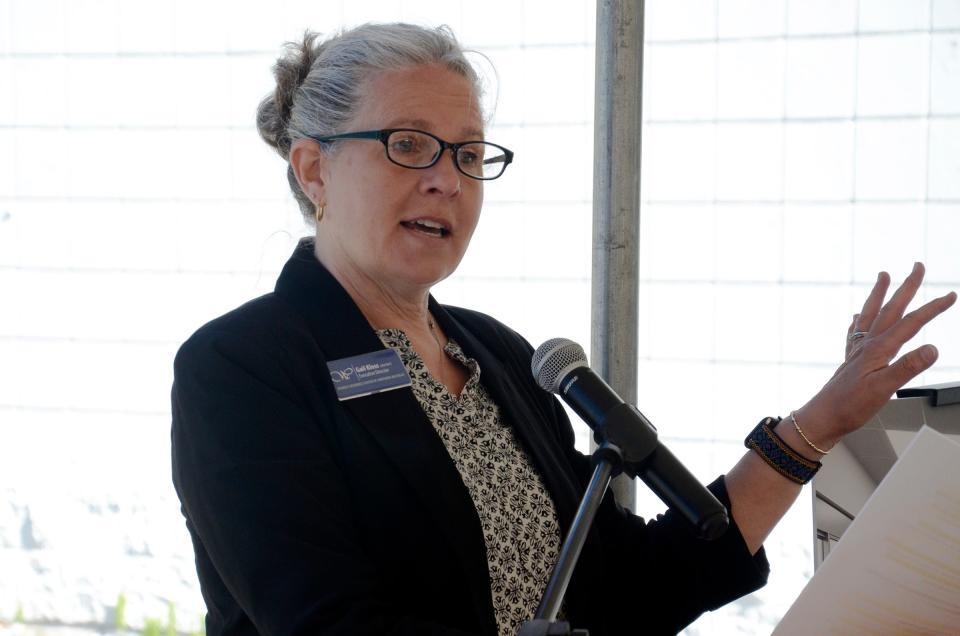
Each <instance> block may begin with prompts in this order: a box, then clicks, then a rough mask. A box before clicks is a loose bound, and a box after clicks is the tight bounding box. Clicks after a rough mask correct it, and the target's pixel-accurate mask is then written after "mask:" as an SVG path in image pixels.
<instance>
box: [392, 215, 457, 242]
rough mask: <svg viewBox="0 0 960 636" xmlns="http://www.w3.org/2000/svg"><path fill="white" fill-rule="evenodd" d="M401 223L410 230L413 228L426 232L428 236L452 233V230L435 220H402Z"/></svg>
mask: <svg viewBox="0 0 960 636" xmlns="http://www.w3.org/2000/svg"><path fill="white" fill-rule="evenodd" d="M400 225H402V226H403V227H405V228H407V229H408V230H413V231H414V232H420V233H421V234H426V235H427V236H435V237H437V238H443V237H445V236H449V235H450V230H448V229H447V228H445V227H444V226H443V225H441V224H440V223H437V222H435V221H429V220H427V219H415V220H413V221H401V222H400Z"/></svg>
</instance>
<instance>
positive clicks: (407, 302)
mask: <svg viewBox="0 0 960 636" xmlns="http://www.w3.org/2000/svg"><path fill="white" fill-rule="evenodd" d="M314 255H315V257H316V258H317V260H318V261H320V262H321V263H322V264H323V265H324V267H326V268H327V270H328V271H329V272H330V273H331V274H332V275H333V277H334V278H336V279H337V282H339V283H340V285H341V286H342V287H343V288H344V290H346V292H347V294H348V295H349V296H350V298H351V299H352V300H353V302H354V303H356V305H357V307H358V308H359V309H360V312H361V313H362V314H363V315H364V317H365V318H366V319H367V322H369V323H370V326H372V327H373V328H374V329H387V328H397V329H403V330H404V331H410V330H411V329H414V330H422V329H427V328H428V327H427V325H428V320H429V319H430V312H429V310H428V308H427V300H428V299H429V296H430V288H429V287H425V286H424V287H419V286H418V287H411V288H409V289H397V288H395V287H393V286H391V285H388V284H386V283H385V282H384V281H381V280H377V279H375V278H372V277H370V276H368V275H366V274H364V273H363V272H362V271H360V270H359V268H356V267H351V266H350V264H349V263H348V264H341V263H338V262H335V259H326V258H324V256H323V254H322V253H321V252H320V250H319V249H317V248H316V247H315V248H314Z"/></svg>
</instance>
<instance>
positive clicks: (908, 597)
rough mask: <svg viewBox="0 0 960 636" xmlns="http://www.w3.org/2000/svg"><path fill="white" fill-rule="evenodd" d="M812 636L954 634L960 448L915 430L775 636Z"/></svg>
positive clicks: (958, 625) (958, 622) (959, 581)
mask: <svg viewBox="0 0 960 636" xmlns="http://www.w3.org/2000/svg"><path fill="white" fill-rule="evenodd" d="M774 567H775V565H774ZM810 634H818V635H819V634H825V635H826V634H829V635H839V636H848V635H849V636H864V635H867V634H870V635H877V636H888V635H889V636H905V635H917V636H920V635H922V636H957V635H960V444H957V443H955V442H953V441H951V440H950V439H948V438H947V437H945V436H943V435H941V434H940V433H938V432H936V431H934V430H933V429H931V428H928V427H923V428H921V429H920V431H919V432H918V433H917V435H916V437H915V438H914V439H913V441H912V442H911V444H910V446H909V447H908V448H907V449H906V451H904V453H903V455H901V457H900V458H899V460H897V463H896V464H894V466H893V468H891V469H890V472H889V473H887V476H886V477H885V478H884V479H883V481H882V482H881V483H880V485H879V486H878V487H877V489H876V490H875V491H874V493H873V494H872V495H871V496H870V498H869V499H868V500H867V503H866V505H865V506H864V507H863V510H861V511H860V514H859V515H857V518H856V519H855V520H854V521H853V523H852V524H851V525H850V527H849V528H847V531H846V532H845V533H844V534H843V537H842V538H841V539H840V542H839V543H838V544H837V545H836V546H834V547H833V548H832V549H831V551H830V556H829V557H827V559H826V560H825V561H824V562H823V564H822V565H821V566H820V568H819V569H818V570H817V573H816V574H815V575H814V577H813V578H812V579H811V580H810V582H809V583H808V584H807V586H806V587H805V588H804V590H803V592H801V593H800V596H799V597H798V598H797V600H796V602H795V603H794V604H793V607H791V608H790V610H789V611H788V612H787V614H786V616H784V617H783V620H782V621H780V624H779V625H778V626H777V628H776V629H775V630H774V631H773V635H772V636H794V635H797V636H800V635H803V636H808V635H810Z"/></svg>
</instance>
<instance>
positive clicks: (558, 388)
mask: <svg viewBox="0 0 960 636" xmlns="http://www.w3.org/2000/svg"><path fill="white" fill-rule="evenodd" d="M530 368H531V370H532V371H533V376H534V378H536V380H537V384H539V385H540V386H541V387H542V388H543V389H544V390H546V391H549V392H550V393H557V394H559V395H560V397H561V398H562V399H563V401H564V402H566V403H567V404H569V405H570V407H571V408H572V409H573V410H574V412H576V414H577V415H579V416H580V417H581V418H582V419H583V421H584V422H586V423H587V426H589V427H590V428H591V429H592V430H593V431H594V438H595V439H597V441H598V442H600V441H601V440H602V439H604V438H605V439H607V440H609V441H610V443H612V444H614V445H615V446H617V447H618V448H620V450H621V453H622V455H623V462H624V466H623V469H624V472H626V473H627V474H628V475H630V476H631V477H640V479H642V480H643V482H644V483H645V484H646V485H647V486H648V487H649V488H650V490H652V491H653V492H654V494H656V495H657V497H659V498H660V500H661V501H663V503H665V504H666V505H667V506H669V507H670V508H671V509H672V510H675V511H676V512H677V513H679V514H680V515H681V516H683V517H684V518H685V519H687V521H689V522H690V523H691V524H692V525H693V526H694V527H695V528H696V529H697V533H698V534H699V536H700V537H701V538H704V539H707V540H711V539H716V538H717V537H719V536H720V535H722V534H723V533H724V531H726V529H727V526H728V525H729V524H730V520H729V518H728V517H727V510H726V508H724V507H723V504H721V503H720V502H719V501H718V500H717V498H716V497H714V496H713V494H712V493H711V492H710V491H709V490H707V489H706V487H704V486H703V484H701V483H700V482H699V481H697V479H696V478H695V477H694V476H693V475H692V474H691V473H690V471H688V470H687V469H686V467H685V466H684V465H683V464H682V463H680V460H678V459H677V458H676V457H674V456H673V453H671V452H670V451H669V450H668V449H667V447H666V446H664V445H663V444H661V443H659V442H658V441H657V429H656V428H655V427H654V426H653V424H651V423H650V421H649V420H648V419H647V418H646V417H644V415H643V413H641V412H640V411H638V410H637V408H636V407H634V406H632V405H630V404H626V403H624V401H623V400H622V399H621V398H620V396H619V395H617V394H616V392H615V391H614V390H613V389H612V388H610V385H608V384H607V383H606V382H604V381H603V378H601V377H600V376H599V375H597V374H596V373H595V372H594V371H593V369H591V368H590V367H589V366H588V365H587V355H586V354H585V353H584V352H583V348H582V347H581V346H580V345H578V344H577V343H575V342H573V341H572V340H567V339H566V338H553V339H551V340H547V341H546V342H544V343H543V344H542V345H540V346H539V347H538V348H537V350H536V352H534V354H533V360H532V361H531V363H530Z"/></svg>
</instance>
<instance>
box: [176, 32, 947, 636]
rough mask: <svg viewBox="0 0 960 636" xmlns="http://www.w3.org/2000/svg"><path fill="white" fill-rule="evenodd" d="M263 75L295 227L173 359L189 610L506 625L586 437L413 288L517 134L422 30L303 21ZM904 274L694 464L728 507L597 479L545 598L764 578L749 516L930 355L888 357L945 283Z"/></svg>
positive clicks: (690, 607)
mask: <svg viewBox="0 0 960 636" xmlns="http://www.w3.org/2000/svg"><path fill="white" fill-rule="evenodd" d="M275 75H276V79H277V86H276V90H275V92H274V93H273V94H272V95H270V96H269V97H268V98H266V99H265V100H264V101H263V102H262V103H261V104H260V108H259V111H258V116H257V122H258V126H259V129H260V134H261V135H262V136H263V138H264V139H265V140H266V141H267V143H268V144H270V145H271V146H273V147H274V148H275V149H276V151H277V152H278V153H280V155H281V156H282V157H283V158H284V159H286V160H287V161H288V165H289V169H288V178H289V182H290V187H291V189H292V191H293V194H294V196H295V197H296V199H297V201H298V202H299V204H300V207H301V208H302V210H303V211H304V214H305V216H307V218H308V219H309V220H310V221H311V222H312V223H313V224H315V227H316V232H315V236H314V237H313V238H311V239H309V240H303V241H302V242H301V243H300V245H299V246H298V247H297V249H296V250H295V252H294V253H293V255H292V256H291V258H290V260H289V261H288V262H287V263H286V265H285V266H284V268H283V271H282V273H281V274H280V277H279V279H278V281H277V284H276V288H275V291H274V292H273V293H270V294H267V295H265V296H263V297H261V298H257V299H255V300H252V301H250V302H248V303H247V304H245V305H243V306H242V307H239V308H238V309H236V310H234V311H232V312H230V313H228V314H226V315H224V316H221V317H219V318H217V319H215V320H213V321H212V322H210V323H208V324H206V325H205V326H203V327H202V328H200V329H199V330H198V331H197V332H196V333H195V334H194V335H193V336H192V337H191V338H190V339H189V340H188V341H187V342H186V343H185V344H184V345H183V347H182V348H181V349H180V351H179V353H178V355H177V358H176V362H175V379H174V386H173V395H172V400H173V433H172V435H173V476H174V483H175V485H176V489H177V492H178V494H179V496H180V499H181V502H182V504H183V512H184V515H185V516H186V520H187V527H188V528H189V531H190V534H191V537H192V540H193V545H194V549H195V552H196V563H197V570H198V573H199V577H200V583H201V589H202V591H203V596H204V600H205V602H206V604H207V608H208V614H207V633H208V634H211V635H213V634H238V635H239V634H284V635H288V634H289V635H292V634H303V635H311V636H314V635H319V634H329V635H334V634H335V635H343V636H348V635H349V636H360V635H370V636H374V635H381V634H384V635H385V634H391V635H401V634H411V635H412V634H416V635H419V636H423V635H428V634H435V635H441V634H444V635H451V636H452V635H455V634H459V635H466V634H473V635H484V636H507V635H513V634H515V633H516V632H517V630H518V628H519V627H520V625H522V623H523V622H524V621H526V620H528V619H530V618H532V617H533V614H534V612H535V610H536V608H537V605H538V603H539V601H540V598H541V596H542V594H543V592H544V589H545V587H546V584H547V581H548V580H549V576H550V573H551V569H552V567H553V565H554V563H555V561H556V559H557V556H558V553H559V548H560V545H561V541H562V537H563V534H564V532H565V531H566V529H567V528H569V526H570V523H571V521H572V519H573V516H574V514H575V512H576V508H577V505H578V503H579V498H580V496H581V494H582V492H583V490H584V488H585V486H586V482H587V481H588V480H589V478H590V475H591V466H590V460H589V458H587V457H584V456H582V455H581V454H580V453H578V452H577V451H576V450H575V449H574V444H573V439H574V436H573V431H572V429H571V426H570V423H569V421H568V419H567V417H566V415H565V411H564V410H563V408H562V407H561V406H560V405H559V403H558V402H557V400H556V399H555V398H554V397H553V396H551V395H550V394H548V393H547V392H545V391H544V390H542V389H541V388H539V387H538V386H537V385H536V383H535V381H534V379H533V377H532V376H531V373H530V361H531V354H532V349H531V347H530V345H529V344H528V343H527V342H526V341H525V340H524V339H523V338H522V337H521V336H519V335H518V334H517V333H515V332H514V331H512V330H511V329H509V328H508V327H506V326H504V325H503V324H501V323H499V322H497V321H496V320H494V319H493V318H490V317H489V316H486V315H483V314H480V313H477V312H475V311H470V310H468V309H461V308H457V307H449V306H444V305H440V304H439V303H438V302H437V301H436V300H435V299H434V298H433V297H432V296H431V295H430V289H431V287H432V286H433V285H434V284H436V283H437V282H439V281H441V280H443V279H444V278H446V277H447V276H449V275H450V274H452V273H453V272H454V270H455V269H456V268H457V265H458V264H459V263H460V260H461V259H462V258H463V255H464V252H465V250H466V249H467V246H468V245H469V243H470V237H471V236H472V235H473V231H474V229H475V228H476V225H477V222H478V220H479V218H480V210H481V207H482V203H483V190H484V186H485V184H486V182H487V181H491V180H494V179H497V178H499V177H500V176H502V175H503V174H504V172H505V171H506V170H508V169H509V166H510V163H511V161H512V159H513V153H512V152H511V151H510V150H508V149H507V148H504V147H503V146H501V145H499V144H497V143H496V140H488V139H487V138H486V136H485V132H484V129H485V126H484V123H485V120H484V113H483V112H481V107H480V92H479V88H478V84H479V83H478V77H477V75H476V73H475V71H474V70H473V69H472V68H471V66H470V65H469V64H468V62H467V61H466V59H465V57H464V54H463V51H462V49H461V47H460V45H459V44H458V43H457V41H456V39H455V38H454V36H453V34H452V33H451V32H450V31H449V30H447V29H444V28H440V29H427V28H422V27H417V26H411V25H404V24H391V25H365V26H361V27H359V28H356V29H353V30H350V31H346V32H343V33H340V34H338V35H336V36H334V37H331V38H330V39H328V40H325V41H319V40H318V39H317V37H316V36H315V35H312V34H308V35H307V36H306V37H305V38H304V41H303V42H302V43H300V44H297V45H295V46H291V48H290V49H289V51H288V52H287V54H286V56H285V57H283V58H282V59H280V60H279V61H278V62H277V65H276V67H275ZM922 277H923V268H922V266H920V265H918V266H917V267H916V268H915V269H914V271H913V273H911V274H910V276H908V277H907V279H906V281H905V282H904V283H903V285H902V286H901V287H900V289H899V290H897V292H896V293H895V294H894V295H893V296H892V298H891V299H890V300H889V302H887V303H886V304H884V298H885V296H886V292H887V287H888V285H889V276H887V275H886V274H881V275H880V276H879V277H878V279H877V283H876V286H875V287H874V288H873V291H872V292H871V293H870V295H869V298H868V299H867V301H866V303H865V305H864V307H863V309H862V311H861V312H860V314H858V316H857V317H856V319H855V321H854V323H853V324H852V325H851V326H850V328H849V330H848V335H849V337H848V347H847V355H846V360H845V361H844V363H843V364H842V365H841V366H840V368H839V369H838V370H837V372H836V373H835V374H834V375H833V377H832V378H830V379H829V381H828V382H827V383H826V385H825V386H824V387H823V389H822V390H821V391H820V392H818V393H817V395H815V396H814V397H812V398H811V399H810V400H809V401H808V402H807V403H805V404H803V405H798V408H797V410H796V411H795V412H793V413H792V414H791V415H790V416H788V417H787V418H784V419H782V420H781V419H780V418H764V420H763V421H762V422H761V423H760V425H758V426H757V427H756V428H754V429H753V432H752V433H750V434H749V436H748V439H747V445H748V447H749V448H750V450H748V451H747V452H746V453H745V455H744V456H743V458H742V459H741V460H740V461H739V462H738V463H737V464H736V465H735V466H734V467H733V468H732V469H731V470H730V471H729V472H728V473H727V474H726V475H725V476H724V477H720V478H718V479H717V480H716V481H714V482H713V483H712V484H711V485H710V486H709V489H710V490H711V492H713V494H714V495H715V496H716V497H717V498H718V499H719V500H720V501H721V502H722V503H723V504H724V505H725V506H726V507H727V509H728V510H729V512H730V515H731V525H730V527H729V529H728V530H727V532H726V533H725V534H724V535H723V536H722V537H721V538H719V539H718V540H716V541H713V542H705V541H701V540H699V539H697V538H696V537H695V536H694V535H693V533H692V532H691V531H690V529H689V528H688V527H687V524H686V522H685V521H684V520H683V519H681V518H679V517H677V516H675V515H674V514H673V513H667V514H666V515H664V516H662V517H659V518H658V519H656V520H653V521H649V522H645V521H644V520H642V519H640V518H638V517H635V516H633V515H631V514H629V513H628V512H626V511H624V510H623V509H621V508H620V507H618V506H617V505H616V503H615V502H614V501H613V499H612V496H608V497H607V498H606V500H605V501H604V504H603V505H602V507H601V510H600V513H599V515H598V519H597V523H596V525H595V527H594V529H593V530H592V532H591V535H590V537H589V539H588V541H587V544H586V546H585V548H584V551H583V554H582V556H581V559H580V562H579V565H578V567H577V569H576V571H575V574H574V576H573V580H572V581H571V584H570V587H569V590H568V593H567V596H566V601H565V604H564V607H563V615H564V617H565V618H566V620H568V621H569V622H570V623H571V624H573V625H574V626H576V627H583V628H588V629H589V630H590V633H591V634H592V636H602V635H610V636H613V635H619V634H628V633H638V632H640V631H641V630H642V631H643V633H649V634H666V633H675V632H677V631H678V630H680V629H682V628H683V626H684V625H686V624H688V623H689V622H690V621H692V620H694V619H695V618H696V617H697V616H698V615H699V614H701V613H702V612H703V611H705V610H710V609H714V608H716V607H719V606H721V605H723V604H725V603H727V602H729V601H731V600H733V599H735V598H737V597H739V596H741V595H743V594H746V593H749V592H751V591H753V590H755V589H757V588H758V587H760V586H762V585H763V584H764V582H765V580H766V576H767V572H768V566H767V561H766V558H765V556H764V552H763V549H762V543H763V541H764V538H765V537H766V536H767V534H768V533H769V532H770V530H771V529H772V528H773V526H774V525H775V524H776V523H777V522H778V520H779V519H780V518H781V517H782V516H783V514H784V513H785V511H786V510H787V509H788V508H789V507H790V504H791V503H792V502H793V500H794V499H795V498H796V496H797V494H798V493H799V491H800V488H801V486H802V484H803V483H805V482H806V481H808V480H809V479H810V477H811V476H812V474H813V472H814V471H815V470H816V466H817V465H818V464H817V461H818V460H819V459H820V457H822V455H823V453H825V452H827V451H829V449H830V448H831V446H833V445H834V444H836V443H837V441H838V440H840V438H842V437H843V435H844V434H846V433H848V432H850V431H853V430H855V429H857V428H858V427H860V426H861V425H863V423H864V422H866V421H867V420H868V419H869V418H870V417H871V415H872V414H874V413H875V412H876V411H877V410H878V409H879V408H880V407H881V406H882V405H883V403H884V402H885V401H886V400H887V399H889V397H890V396H891V394H892V393H893V392H894V391H895V390H896V389H897V388H898V387H900V386H901V385H903V384H904V383H905V382H907V381H909V380H910V378H912V377H914V376H915V375H916V374H918V373H920V372H921V371H923V370H924V369H926V368H928V367H929V366H930V365H931V364H933V362H934V360H935V359H936V355H937V353H936V349H934V348H933V347H932V346H930V345H927V346H924V347H921V348H919V349H917V350H915V351H912V352H910V353H907V354H905V355H903V356H902V357H900V358H899V359H896V356H897V353H898V351H899V349H900V348H901V346H902V345H903V344H904V343H905V342H906V341H907V340H909V339H910V338H911V337H912V336H913V335H915V334H916V333H917V332H918V331H919V330H920V328H921V327H922V326H923V325H924V324H926V323H927V322H928V321H930V320H931V319H932V318H933V317H934V316H936V315H937V314H939V313H940V312H942V311H944V310H945V309H946V308H948V307H949V306H950V305H951V304H952V303H953V302H954V300H955V298H956V296H955V294H952V293H951V294H948V295H947V296H944V297H942V298H938V299H936V300H933V301H931V302H929V303H927V304H926V305H924V306H922V307H920V308H919V309H917V310H915V311H913V312H912V313H909V314H906V315H904V312H905V309H906V307H907V305H908V303H909V302H910V301H911V299H912V298H913V296H914V294H915V293H916V291H917V289H918V287H919V285H920V283H921V280H922ZM750 428H751V425H750V424H749V423H746V424H745V428H744V433H745V434H746V433H747V432H748V431H749V430H750ZM627 607H635V608H636V609H635V610H633V611H631V612H629V613H627V612H625V610H624V608H627Z"/></svg>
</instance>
